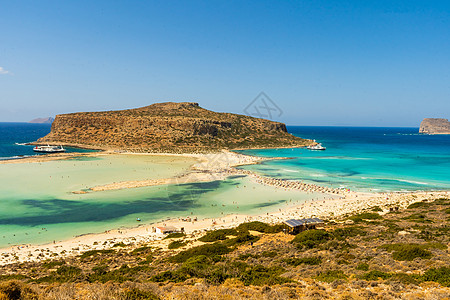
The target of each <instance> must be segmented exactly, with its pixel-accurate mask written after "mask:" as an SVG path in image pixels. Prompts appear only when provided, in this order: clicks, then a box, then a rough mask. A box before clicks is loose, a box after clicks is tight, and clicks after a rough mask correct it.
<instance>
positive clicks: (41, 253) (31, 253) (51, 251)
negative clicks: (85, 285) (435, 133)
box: [0, 191, 450, 266]
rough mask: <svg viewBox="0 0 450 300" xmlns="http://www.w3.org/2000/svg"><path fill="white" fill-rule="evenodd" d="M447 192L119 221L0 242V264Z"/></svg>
mask: <svg viewBox="0 0 450 300" xmlns="http://www.w3.org/2000/svg"><path fill="white" fill-rule="evenodd" d="M449 196H450V192H448V191H441V192H409V193H382V194H372V193H359V192H352V193H349V194H348V195H346V197H344V198H329V199H325V200H315V199H310V200H306V201H305V202H303V203H301V204H294V205H290V206H288V207H286V208H283V209H281V208H280V209H278V211H273V212H267V213H264V214H229V215H224V216H221V217H219V218H203V219H197V218H196V217H195V216H188V217H186V218H182V217H174V218H167V219H165V220H161V221H159V222H155V223H149V224H145V225H144V224H142V225H139V226H137V227H120V228H115V229H111V230H107V231H105V232H102V233H86V234H81V235H79V236H75V237H72V238H69V239H67V240H62V241H55V242H54V243H46V244H41V245H32V244H25V245H14V246H10V247H7V248H2V249H0V252H1V254H0V266H3V265H8V264H13V263H22V262H35V261H43V260H50V259H64V258H66V257H74V256H77V255H80V254H81V253H83V252H85V251H89V250H106V249H111V248H114V246H115V245H122V246H123V245H124V246H125V247H130V250H131V249H134V248H137V247H140V246H142V245H144V244H145V245H148V246H153V247H162V248H165V249H163V250H168V249H167V248H166V246H167V245H166V244H167V240H163V238H164V237H165V235H164V234H159V233H156V232H155V228H156V227H169V226H173V227H175V228H177V229H181V228H184V232H185V233H186V234H187V235H188V236H190V237H195V238H198V237H200V236H201V235H203V234H204V233H205V232H207V231H210V230H216V229H223V228H232V227H236V226H238V225H239V224H241V223H245V222H251V221H260V222H265V223H269V224H277V223H281V222H282V221H284V220H288V219H292V218H311V217H318V218H322V219H325V220H329V221H336V222H344V220H342V218H344V217H345V216H347V215H351V214H356V213H359V212H362V211H365V210H367V209H369V208H372V207H375V206H379V207H380V208H381V209H382V210H383V212H382V213H383V214H384V213H387V212H389V209H390V208H396V207H397V209H398V207H401V208H406V207H407V206H408V205H410V204H411V203H414V202H420V201H423V200H432V199H438V198H441V197H449ZM196 219H197V220H196ZM340 219H341V220H340ZM195 220H196V221H195Z"/></svg>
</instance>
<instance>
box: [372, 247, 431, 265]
mask: <svg viewBox="0 0 450 300" xmlns="http://www.w3.org/2000/svg"><path fill="white" fill-rule="evenodd" d="M380 248H381V249H385V250H387V251H393V253H392V258H393V259H395V260H407V261H412V260H414V259H415V258H422V259H429V258H431V256H432V254H431V252H430V251H428V250H426V249H425V248H427V246H426V245H419V244H386V245H383V246H380Z"/></svg>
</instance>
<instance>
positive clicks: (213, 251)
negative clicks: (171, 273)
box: [169, 242, 231, 263]
mask: <svg viewBox="0 0 450 300" xmlns="http://www.w3.org/2000/svg"><path fill="white" fill-rule="evenodd" d="M230 251H231V249H230V248H228V247H227V246H225V245H224V244H222V243H219V242H216V243H214V244H205V245H201V246H197V247H193V248H191V249H187V250H184V251H181V252H180V253H178V254H176V255H174V256H172V257H170V258H169V261H170V262H176V263H182V262H185V261H186V260H188V259H189V258H191V257H193V256H198V255H206V256H213V255H223V254H227V253H229V252H230Z"/></svg>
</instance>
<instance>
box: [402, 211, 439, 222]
mask: <svg viewBox="0 0 450 300" xmlns="http://www.w3.org/2000/svg"><path fill="white" fill-rule="evenodd" d="M403 220H408V221H413V222H418V223H432V221H431V220H429V219H427V216H426V215H425V214H421V213H415V214H411V215H409V216H407V217H404V218H403Z"/></svg>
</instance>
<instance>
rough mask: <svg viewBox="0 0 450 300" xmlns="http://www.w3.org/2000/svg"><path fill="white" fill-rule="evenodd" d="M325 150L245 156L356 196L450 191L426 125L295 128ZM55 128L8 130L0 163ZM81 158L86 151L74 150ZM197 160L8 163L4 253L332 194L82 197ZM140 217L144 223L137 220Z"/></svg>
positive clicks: (8, 126)
mask: <svg viewBox="0 0 450 300" xmlns="http://www.w3.org/2000/svg"><path fill="white" fill-rule="evenodd" d="M288 130H289V131H290V132H291V133H293V134H295V135H298V136H301V137H305V138H312V139H316V140H317V141H319V142H322V143H323V145H324V146H326V147H327V150H325V151H320V152H319V151H316V152H314V151H309V150H306V149H270V150H246V151H242V152H244V153H248V154H252V155H260V156H268V157H289V158H291V159H288V160H272V161H266V162H264V163H262V164H260V165H252V166H246V167H244V168H246V169H251V170H254V171H255V172H258V173H261V174H264V175H266V176H274V177H281V178H286V179H298V180H304V181H309V182H314V183H317V184H322V185H331V186H333V187H349V188H352V189H355V190H362V191H367V190H376V191H398V190H443V189H446V190H449V189H450V176H449V174H450V136H428V135H419V134H417V131H418V129H417V128H345V127H288ZM49 131H50V126H49V125H41V124H25V123H0V157H3V159H11V158H14V157H17V156H19V155H34V153H32V149H31V147H30V146H24V145H22V143H24V142H30V141H34V140H36V139H37V138H39V137H41V136H44V135H45V134H47V133H48V132H49ZM73 150H74V151H76V150H77V149H73ZM193 163H194V161H193V160H192V159H189V158H181V157H171V156H167V157H149V156H144V155H142V156H127V155H109V156H99V157H87V158H86V157H85V158H74V159H70V160H64V161H52V162H46V163H20V164H10V163H8V164H0V248H2V247H7V246H10V245H17V244H26V243H34V244H40V243H46V242H51V241H53V240H63V239H68V238H71V237H73V236H76V235H80V234H86V233H95V232H102V231H105V230H109V229H114V228H120V227H132V226H137V225H138V224H149V223H153V222H157V221H160V220H163V219H166V218H170V217H172V218H173V217H186V216H191V215H193V216H197V217H199V218H203V217H213V218H217V217H221V216H224V215H227V214H232V213H242V214H261V213H265V212H272V211H276V210H278V209H279V208H281V207H287V206H289V205H295V204H298V203H301V202H304V201H307V200H310V199H320V198H321V197H323V195H320V194H312V193H310V194H307V193H303V192H298V191H285V190H282V189H275V188H273V187H269V186H261V185H258V184H256V183H253V182H251V181H250V180H248V179H247V178H245V177H239V176H237V177H231V178H228V179H227V180H224V181H218V180H217V181H211V182H202V183H187V184H178V185H170V186H154V187H144V188H135V189H127V190H116V191H106V192H95V193H87V194H73V193H72V192H73V191H79V190H83V189H87V188H89V187H92V186H95V185H102V184H108V183H112V182H117V181H127V180H143V179H149V178H151V179H156V178H167V177H172V176H175V175H178V174H182V173H184V172H186V170H188V168H189V167H190V166H191V165H192V164H193ZM136 218H140V219H141V220H142V222H140V223H137V222H136Z"/></svg>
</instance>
